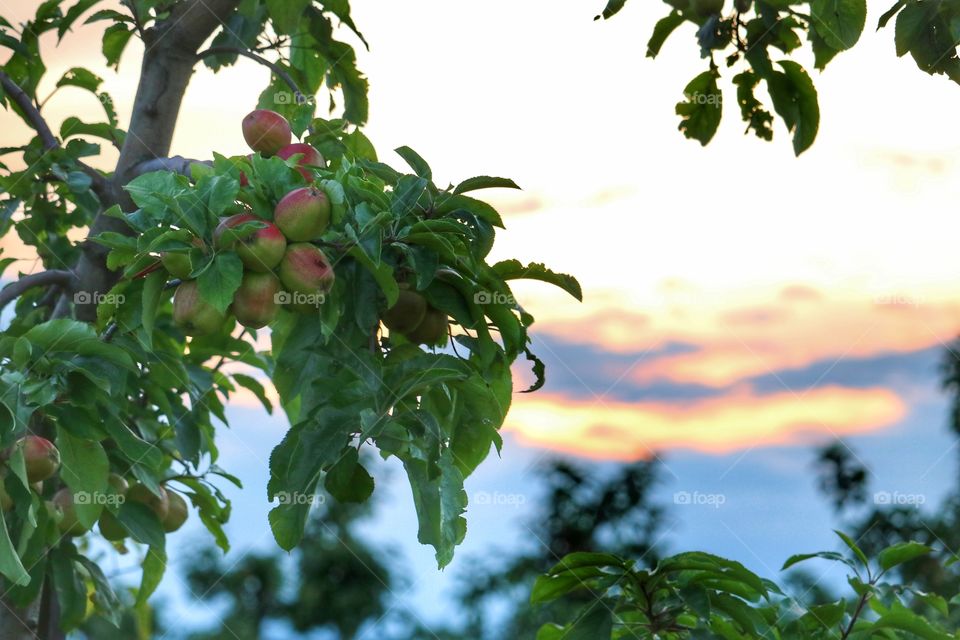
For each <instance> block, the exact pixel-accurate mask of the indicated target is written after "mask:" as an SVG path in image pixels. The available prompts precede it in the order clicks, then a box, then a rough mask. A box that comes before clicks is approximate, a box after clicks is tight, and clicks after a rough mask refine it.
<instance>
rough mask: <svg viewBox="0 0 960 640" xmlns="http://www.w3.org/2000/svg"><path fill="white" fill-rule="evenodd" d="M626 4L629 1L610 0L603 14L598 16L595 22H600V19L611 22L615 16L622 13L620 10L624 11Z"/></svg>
mask: <svg viewBox="0 0 960 640" xmlns="http://www.w3.org/2000/svg"><path fill="white" fill-rule="evenodd" d="M625 4H627V0H608V2H607V6H606V7H604V8H603V13H602V14H600V15H599V16H596V17H595V18H594V20H599V19H600V18H603V19H604V20H609V19H610V18H612V17H613V16H615V15H617V14H618V13H620V10H621V9H623V6H624V5H625Z"/></svg>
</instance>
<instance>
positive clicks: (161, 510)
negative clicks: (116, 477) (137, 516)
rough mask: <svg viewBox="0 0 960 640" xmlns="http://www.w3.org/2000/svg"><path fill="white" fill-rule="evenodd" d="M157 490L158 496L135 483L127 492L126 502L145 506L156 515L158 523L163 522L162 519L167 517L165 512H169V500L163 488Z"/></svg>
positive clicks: (144, 486)
mask: <svg viewBox="0 0 960 640" xmlns="http://www.w3.org/2000/svg"><path fill="white" fill-rule="evenodd" d="M159 489H160V495H159V496H158V495H156V494H155V493H154V492H152V491H150V489H148V488H147V487H146V485H142V484H139V483H137V484H135V485H133V486H132V487H130V489H129V491H127V500H128V501H129V502H139V503H140V504H144V505H146V506H147V507H149V508H150V510H151V511H153V512H154V513H155V514H157V517H158V518H159V519H160V522H163V520H164V518H166V517H167V512H168V511H169V510H170V498H169V496H168V495H167V492H166V490H165V489H164V488H163V487H159Z"/></svg>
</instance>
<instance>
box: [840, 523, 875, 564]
mask: <svg viewBox="0 0 960 640" xmlns="http://www.w3.org/2000/svg"><path fill="white" fill-rule="evenodd" d="M834 533H835V534H837V535H838V536H839V537H840V539H841V540H843V544H845V545H847V548H848V549H850V551H853V554H854V555H855V556H857V559H858V560H860V562H861V563H863V566H865V567H866V566H868V565H869V564H870V561H869V560H867V556H866V554H864V553H863V551H861V550H860V547H858V546H857V543H856V542H854V541H853V538H851V537H850V536H848V535H847V534H845V533H843V532H842V531H837V530H834Z"/></svg>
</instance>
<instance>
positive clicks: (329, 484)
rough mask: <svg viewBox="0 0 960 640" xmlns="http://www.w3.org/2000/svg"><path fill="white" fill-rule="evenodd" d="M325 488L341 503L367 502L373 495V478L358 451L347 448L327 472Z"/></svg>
mask: <svg viewBox="0 0 960 640" xmlns="http://www.w3.org/2000/svg"><path fill="white" fill-rule="evenodd" d="M324 486H325V487H326V489H327V491H329V492H330V495H332V496H333V497H334V498H336V499H337V500H339V501H340V502H357V503H360V502H366V500H367V499H368V498H369V497H370V496H371V494H373V478H371V477H370V474H369V473H367V470H366V469H364V468H363V465H362V464H360V460H359V455H358V453H357V450H356V449H354V448H353V447H347V449H346V450H345V451H344V453H343V455H342V456H340V459H339V460H338V461H337V462H336V464H334V465H333V466H332V467H330V470H329V471H327V477H326V479H325V481H324Z"/></svg>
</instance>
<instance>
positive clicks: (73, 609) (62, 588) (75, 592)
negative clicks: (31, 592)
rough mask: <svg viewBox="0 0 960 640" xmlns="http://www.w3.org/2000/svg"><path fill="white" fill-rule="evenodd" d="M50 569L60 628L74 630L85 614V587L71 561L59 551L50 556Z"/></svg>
mask: <svg viewBox="0 0 960 640" xmlns="http://www.w3.org/2000/svg"><path fill="white" fill-rule="evenodd" d="M50 569H51V577H52V578H53V586H54V589H55V590H56V592H57V604H58V605H59V608H60V611H59V613H60V620H59V622H60V627H61V628H62V629H64V630H70V629H75V628H76V627H77V625H79V624H80V623H81V622H83V616H84V614H86V612H87V585H86V584H85V583H84V581H83V578H82V577H81V576H80V573H79V572H78V571H77V568H76V565H75V564H74V562H73V559H72V558H71V557H70V556H69V555H68V554H67V553H65V552H63V551H61V550H59V549H58V550H56V551H55V552H53V553H51V554H50Z"/></svg>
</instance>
